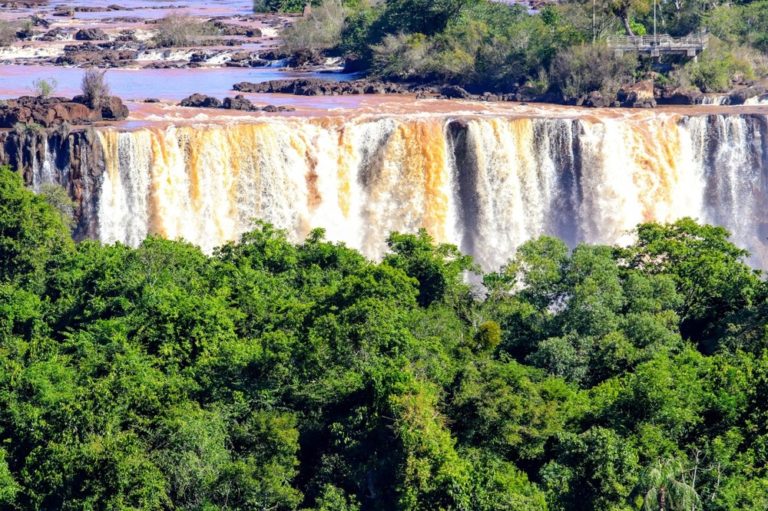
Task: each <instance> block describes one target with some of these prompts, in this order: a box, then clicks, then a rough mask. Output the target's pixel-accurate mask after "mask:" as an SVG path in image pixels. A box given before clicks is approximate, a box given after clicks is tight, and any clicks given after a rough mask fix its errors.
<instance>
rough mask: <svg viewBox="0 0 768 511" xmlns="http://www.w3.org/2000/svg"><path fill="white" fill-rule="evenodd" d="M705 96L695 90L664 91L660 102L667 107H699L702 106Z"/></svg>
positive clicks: (659, 98) (659, 99) (660, 96)
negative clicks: (698, 105)
mask: <svg viewBox="0 0 768 511" xmlns="http://www.w3.org/2000/svg"><path fill="white" fill-rule="evenodd" d="M703 97H704V95H703V94H702V93H701V91H699V90H694V89H663V90H662V91H661V94H660V95H659V97H658V102H659V103H663V104H666V105H697V104H701V102H702V98H703Z"/></svg>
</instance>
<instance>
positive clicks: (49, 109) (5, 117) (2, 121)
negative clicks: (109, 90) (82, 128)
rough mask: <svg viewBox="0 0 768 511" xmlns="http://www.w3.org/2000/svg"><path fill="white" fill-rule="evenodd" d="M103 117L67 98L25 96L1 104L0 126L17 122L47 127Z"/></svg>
mask: <svg viewBox="0 0 768 511" xmlns="http://www.w3.org/2000/svg"><path fill="white" fill-rule="evenodd" d="M100 119H101V113H100V112H98V111H94V110H91V109H90V108H88V107H87V106H86V105H84V104H82V103H79V102H76V101H72V100H69V99H67V98H39V97H33V96H23V97H20V98H17V99H9V100H7V101H6V102H5V103H4V104H3V105H2V106H0V128H13V127H14V126H16V125H17V124H21V125H35V124H37V125H40V126H42V127H45V128H49V127H54V126H60V125H62V124H64V123H68V124H84V123H89V122H93V121H96V120H100Z"/></svg>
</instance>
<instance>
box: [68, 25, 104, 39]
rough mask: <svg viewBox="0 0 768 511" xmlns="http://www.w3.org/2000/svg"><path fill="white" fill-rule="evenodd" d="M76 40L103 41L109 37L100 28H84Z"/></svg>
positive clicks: (76, 35) (78, 32)
mask: <svg viewBox="0 0 768 511" xmlns="http://www.w3.org/2000/svg"><path fill="white" fill-rule="evenodd" d="M75 39H77V40H78V41H103V40H105V39H108V37H107V34H106V32H104V31H103V30H101V29H100V28H83V29H80V30H78V31H77V33H76V34H75Z"/></svg>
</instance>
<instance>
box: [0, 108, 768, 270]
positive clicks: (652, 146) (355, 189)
mask: <svg viewBox="0 0 768 511" xmlns="http://www.w3.org/2000/svg"><path fill="white" fill-rule="evenodd" d="M766 134H768V116H766V115H764V114H760V113H750V114H745V113H717V114H708V115H692V116H686V115H679V114H674V115H673V114H663V115H660V114H654V115H652V114H648V115H637V116H633V117H608V116H606V117H605V118H601V117H597V116H594V115H591V116H589V117H587V116H573V117H568V116H563V115H559V116H557V117H535V116H531V117H520V116H509V115H503V114H495V113H494V114H486V115H477V114H460V115H454V114H450V113H439V114H433V115H415V114H409V115H368V116H357V117H334V116H330V115H329V116H322V115H320V116H316V117H311V116H309V117H276V118H261V119H255V120H252V121H249V122H230V123H227V124H224V123H219V124H216V123H207V124H194V125H193V124H180V125H162V126H151V125H147V126H144V127H139V128H137V129H132V130H121V129H120V128H114V127H101V128H90V129H88V130H85V131H83V130H80V131H72V132H70V133H62V132H41V133H26V134H19V133H16V132H4V133H0V163H2V162H6V163H10V164H11V165H12V166H14V167H15V168H17V169H20V171H21V172H23V174H24V176H25V179H26V181H27V183H28V184H29V185H30V186H31V187H33V188H35V189H39V188H40V186H41V185H42V184H43V183H47V182H52V183H58V184H61V185H62V186H63V187H64V188H65V189H66V190H67V191H68V192H69V193H70V195H71V196H72V198H73V199H74V200H75V202H76V204H77V214H76V221H77V227H76V229H75V236H76V237H78V238H84V237H92V238H97V239H100V240H102V241H104V242H107V243H113V242H122V243H127V244H130V245H136V244H138V243H140V242H141V241H142V240H143V239H144V238H145V237H146V236H147V235H148V234H152V233H154V234H159V235H162V236H166V237H169V238H183V239H186V240H188V241H191V242H193V243H195V244H198V245H200V246H201V247H202V248H203V249H204V250H212V249H213V248H214V247H216V246H218V245H220V244H222V243H223V242H225V241H228V240H234V239H237V238H238V237H239V236H240V235H241V234H242V233H243V232H245V231H247V230H249V229H250V228H251V227H252V226H253V222H254V220H264V221H267V222H270V223H272V224H274V225H276V226H278V227H280V228H283V229H286V230H287V231H288V232H289V233H290V235H291V236H292V237H294V238H295V239H297V240H298V239H301V238H302V237H303V236H305V235H306V234H307V233H308V232H309V231H310V230H311V229H313V228H316V227H322V228H324V229H325V230H326V233H327V237H328V238H329V239H331V240H336V241H342V242H344V243H346V244H347V245H349V246H351V247H354V248H357V249H360V250H361V251H362V252H363V253H365V254H366V255H367V256H369V257H373V258H377V257H380V256H381V255H382V253H383V251H384V250H385V240H386V237H387V235H388V234H389V233H390V232H391V231H414V230H416V229H418V228H420V227H425V228H426V229H427V230H428V231H429V232H430V233H431V235H432V236H433V237H434V238H435V239H436V240H438V241H443V242H450V243H454V244H456V245H458V246H459V247H460V248H461V249H462V250H463V251H465V252H467V253H469V254H472V255H473V256H474V257H475V258H476V260H477V261H478V262H479V263H480V265H481V266H482V267H484V268H485V269H494V268H497V267H499V266H500V265H502V264H504V263H505V262H506V261H507V260H508V259H509V258H510V257H511V256H512V255H513V253H514V251H515V249H516V247H518V246H519V245H520V244H521V243H523V242H524V241H526V240H528V239H530V238H533V237H536V236H539V235H542V234H550V235H555V236H558V237H561V238H563V239H565V240H566V241H567V242H568V243H569V244H571V245H575V244H577V243H579V242H582V241H585V242H591V243H623V242H627V241H629V240H631V230H632V229H633V228H634V226H635V225H636V224H638V223H640V222H645V221H651V220H656V221H661V222H666V221H673V220H675V219H677V218H680V217H684V216H690V217H694V218H696V219H698V220H699V221H701V222H707V223H714V224H718V225H722V226H724V227H726V228H728V229H729V230H730V231H731V232H732V233H733V240H734V241H735V242H736V243H737V244H738V245H740V246H742V247H745V248H747V249H749V250H750V252H751V253H752V254H753V261H752V262H753V264H755V265H756V266H761V267H763V268H768V215H767V214H766V213H768V159H767V157H766V155H767V154H768V151H767V149H768V147H767V146H766V144H767V143H768V142H767V140H766Z"/></svg>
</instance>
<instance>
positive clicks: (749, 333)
mask: <svg viewBox="0 0 768 511" xmlns="http://www.w3.org/2000/svg"><path fill="white" fill-rule="evenodd" d="M52 204H53V205H52ZM69 211H70V210H69V209H68V208H67V207H66V204H62V201H61V197H58V198H55V200H53V201H50V200H49V199H48V198H47V197H46V195H44V194H41V195H35V194H34V193H32V192H30V191H28V190H27V189H25V188H24V187H23V186H22V182H21V179H20V178H19V176H18V175H17V174H15V173H13V172H11V171H9V170H7V169H0V508H1V509H7V510H31V509H35V510H158V509H166V510H174V509H175V510H214V509H216V510H295V509H304V510H309V509H312V510H318V511H319V510H324V511H350V510H382V511H383V510H388V511H389V510H438V509H439V510H466V511H485V510H487V511H490V510H514V511H543V510H551V511H555V510H562V511H565V510H569V511H570V510H606V511H607V510H612V511H620V510H627V511H628V510H637V509H641V508H643V507H644V508H645V509H647V510H658V509H662V508H663V509H666V510H669V511H682V510H685V511H696V510H711V511H715V510H722V511H726V510H728V511H734V510H754V511H758V510H759V511H764V510H765V509H766V508H768V352H767V351H766V348H768V289H767V287H766V283H765V281H764V280H763V275H762V274H760V273H758V272H755V271H753V270H752V269H750V268H749V267H748V266H747V265H745V264H744V257H745V256H746V254H745V253H744V252H743V251H742V250H740V249H738V248H736V247H735V246H734V245H732V244H731V243H730V242H729V241H728V233H727V232H726V231H724V230H723V229H721V228H718V227H711V226H701V225H697V224H696V223H695V222H694V221H692V220H687V219H686V220H681V221H679V222H677V223H675V224H672V225H658V224H646V225H641V226H639V227H638V229H637V242H636V243H635V244H634V245H631V246H628V247H623V248H619V247H609V246H591V245H580V246H578V247H576V248H575V249H573V250H569V249H568V248H567V247H566V246H565V245H564V244H563V243H562V242H561V241H559V240H557V239H554V238H548V237H543V238H540V239H537V240H533V241H531V242H529V243H527V244H525V245H524V246H523V247H522V248H521V249H520V250H519V252H518V253H517V255H516V256H515V257H514V258H513V259H511V260H510V262H509V264H508V265H507V266H505V267H504V268H503V269H501V270H500V271H499V272H497V273H486V274H484V275H481V274H480V273H479V272H478V270H477V269H476V268H474V267H473V263H472V260H471V259H470V258H469V257H466V256H463V255H461V254H460V253H458V252H457V250H456V249H455V248H454V247H451V246H447V245H436V244H435V243H433V241H432V240H431V239H430V238H429V236H428V235H427V234H426V233H424V232H420V233H418V234H413V235H412V234H392V235H391V237H390V238H389V248H390V251H389V254H388V255H387V256H386V257H385V258H384V260H383V261H381V262H380V263H374V262H371V261H368V260H366V259H364V258H363V257H362V256H361V255H360V254H359V253H358V252H356V251H354V250H351V249H349V248H346V247H344V246H343V245H338V244H333V243H329V242H327V241H325V240H324V239H323V235H322V232H321V231H315V232H313V233H312V234H311V235H310V236H309V237H308V238H307V239H306V240H305V241H304V242H303V243H301V244H292V243H290V242H289V241H288V240H287V239H286V236H285V234H284V233H282V232H280V231H278V230H275V229H273V228H272V227H270V226H268V225H259V226H257V227H256V228H255V230H253V231H252V232H250V233H248V234H246V235H245V236H243V238H242V241H241V242H240V243H237V244H228V245H225V246H223V247H221V248H220V249H218V250H217V251H216V252H215V253H214V254H213V255H212V256H207V255H205V254H203V253H201V252H200V250H199V249H197V248H196V247H194V246H192V245H189V244H187V243H183V242H178V241H167V240H163V239H158V238H149V239H147V240H146V241H145V242H144V243H143V244H142V245H141V246H140V247H138V248H136V249H133V248H129V247H126V246H123V245H112V246H104V245H100V244H99V243H97V242H93V241H84V242H81V243H74V242H72V241H71V239H70V236H69V232H68V227H67V223H68V219H67V218H66V216H67V214H68V212H69ZM466 272H474V273H475V274H476V276H475V278H476V279H479V278H482V281H483V282H484V284H485V286H484V289H485V291H484V292H483V293H482V294H480V293H479V292H478V291H477V288H475V290H474V291H473V288H471V287H469V286H468V285H467V284H466V283H465V282H466V278H465V275H466Z"/></svg>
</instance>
